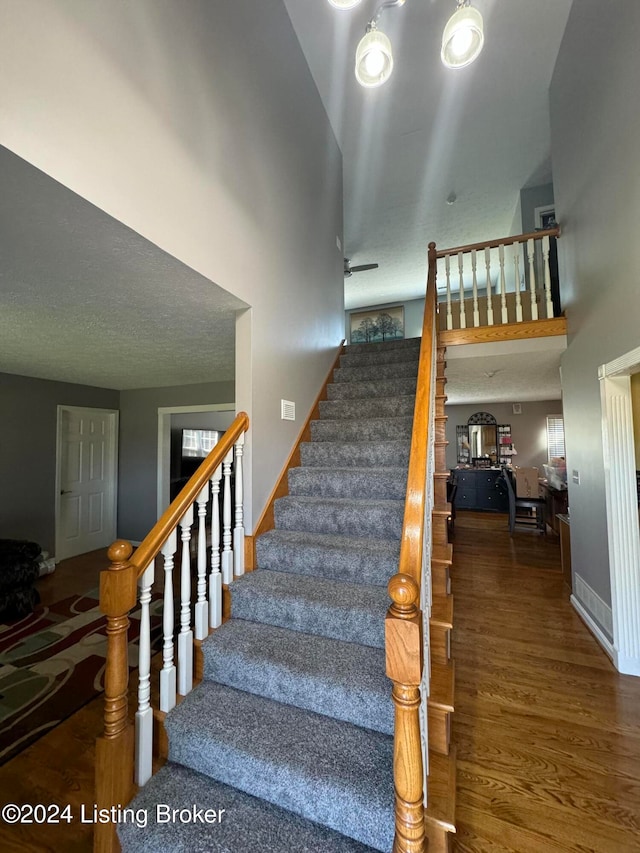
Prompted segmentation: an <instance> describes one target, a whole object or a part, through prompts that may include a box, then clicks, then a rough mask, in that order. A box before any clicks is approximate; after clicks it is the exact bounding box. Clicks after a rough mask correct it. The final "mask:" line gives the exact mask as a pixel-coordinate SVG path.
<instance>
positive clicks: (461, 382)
mask: <svg viewBox="0 0 640 853" xmlns="http://www.w3.org/2000/svg"><path fill="white" fill-rule="evenodd" d="M566 348H567V339H566V337H565V336H558V337H552V338H534V339H533V340H528V341H501V342H498V343H490V344H469V345H466V346H455V347H449V348H448V349H447V386H446V394H447V403H448V404H451V405H453V404H456V403H512V402H528V401H532V400H559V399H560V397H561V387H560V357H561V356H562V353H563V352H564V350H565V349H566Z"/></svg>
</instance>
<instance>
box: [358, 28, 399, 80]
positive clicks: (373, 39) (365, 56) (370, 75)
mask: <svg viewBox="0 0 640 853" xmlns="http://www.w3.org/2000/svg"><path fill="white" fill-rule="evenodd" d="M392 71H393V55H392V53H391V42H390V41H389V39H388V38H387V36H385V34H384V33H381V32H380V31H379V30H376V29H371V30H369V32H368V33H365V35H364V36H363V37H362V38H361V39H360V44H359V45H358V49H357V50H356V80H357V81H358V83H360V85H361V86H365V87H366V88H368V89H372V88H374V87H375V86H381V85H382V84H383V83H384V82H385V80H388V79H389V76H390V74H391V72H392Z"/></svg>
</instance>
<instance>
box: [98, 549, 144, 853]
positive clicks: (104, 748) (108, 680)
mask: <svg viewBox="0 0 640 853" xmlns="http://www.w3.org/2000/svg"><path fill="white" fill-rule="evenodd" d="M132 553H133V548H132V547H131V545H130V544H129V542H124V541H122V540H117V541H116V542H114V543H113V545H111V547H110V548H109V551H108V556H109V559H110V560H111V566H110V567H109V569H108V570H107V571H104V572H101V574H100V608H101V610H102V612H103V613H105V614H106V616H107V663H106V667H105V675H104V734H103V735H102V736H101V737H99V738H98V740H97V742H96V777H95V778H96V806H97V807H98V808H99V809H111V808H112V807H113V806H124V805H126V804H127V803H128V802H129V801H130V800H131V796H132V793H133V762H134V730H133V726H132V725H131V724H130V722H129V720H128V704H129V701H128V698H129V697H128V692H129V660H128V652H129V649H128V642H129V637H128V630H129V613H130V611H131V610H132V609H133V608H134V606H135V603H136V596H137V569H136V567H135V566H134V565H133V564H132V563H130V562H129V558H130V557H131V554H132ZM93 849H94V851H99V853H113V851H115V850H119V849H120V848H119V844H118V839H117V836H116V825H115V823H113V822H110V823H97V824H96V825H95V827H94V839H93Z"/></svg>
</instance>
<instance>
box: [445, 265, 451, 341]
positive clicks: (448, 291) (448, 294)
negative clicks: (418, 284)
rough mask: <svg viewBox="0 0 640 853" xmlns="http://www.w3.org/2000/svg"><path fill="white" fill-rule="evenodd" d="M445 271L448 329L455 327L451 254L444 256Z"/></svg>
mask: <svg viewBox="0 0 640 853" xmlns="http://www.w3.org/2000/svg"><path fill="white" fill-rule="evenodd" d="M444 271H445V277H446V279H447V329H453V313H452V312H451V268H450V258H449V255H445V256H444Z"/></svg>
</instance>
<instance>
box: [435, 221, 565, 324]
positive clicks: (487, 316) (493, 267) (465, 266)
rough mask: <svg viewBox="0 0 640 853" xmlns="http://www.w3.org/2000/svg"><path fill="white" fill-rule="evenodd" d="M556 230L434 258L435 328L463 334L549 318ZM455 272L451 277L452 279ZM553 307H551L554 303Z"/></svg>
mask: <svg viewBox="0 0 640 853" xmlns="http://www.w3.org/2000/svg"><path fill="white" fill-rule="evenodd" d="M559 236H560V229H559V228H557V227H556V228H549V229H547V230H544V231H534V232H531V233H528V234H518V235H517V236H513V237H504V238H501V239H498V240H490V241H488V242H485V243H473V244H470V245H467V246H457V247H455V248H452V249H441V250H439V251H438V252H437V253H436V258H437V273H438V278H439V279H440V280H441V281H443V282H444V285H443V289H442V292H441V293H440V295H439V297H438V298H439V313H440V320H439V328H440V329H466V328H480V327H483V326H493V325H498V324H505V323H522V322H529V321H535V320H543V319H550V318H552V317H554V316H557V315H558V314H559V313H560V306H559V300H558V297H557V295H555V298H554V292H553V290H554V289H553V287H552V281H553V278H554V277H557V261H556V260H555V258H554V257H553V255H554V251H553V250H554V245H555V239H556V238H557V237H559ZM456 269H457V274H456ZM554 302H555V304H554Z"/></svg>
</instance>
